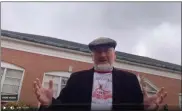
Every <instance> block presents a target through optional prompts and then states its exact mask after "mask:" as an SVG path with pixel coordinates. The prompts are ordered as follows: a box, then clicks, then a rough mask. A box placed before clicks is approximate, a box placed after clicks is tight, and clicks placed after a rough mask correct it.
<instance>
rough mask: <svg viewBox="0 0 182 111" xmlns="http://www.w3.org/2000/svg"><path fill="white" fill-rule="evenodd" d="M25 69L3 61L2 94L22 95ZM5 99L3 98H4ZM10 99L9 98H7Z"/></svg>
mask: <svg viewBox="0 0 182 111" xmlns="http://www.w3.org/2000/svg"><path fill="white" fill-rule="evenodd" d="M23 73H24V70H23V69H21V68H19V67H17V66H15V65H12V64H9V63H5V62H2V63H1V78H0V79H1V95H2V96H3V95H17V99H16V100H18V98H19V96H20V90H21V84H22V79H23ZM2 101H3V100H2ZM7 101H9V100H7Z"/></svg>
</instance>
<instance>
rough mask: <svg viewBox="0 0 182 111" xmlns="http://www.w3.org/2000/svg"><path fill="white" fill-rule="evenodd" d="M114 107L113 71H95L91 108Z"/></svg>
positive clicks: (105, 108) (106, 108)
mask: <svg viewBox="0 0 182 111" xmlns="http://www.w3.org/2000/svg"><path fill="white" fill-rule="evenodd" d="M111 109H112V73H98V72H94V81H93V89H92V103H91V110H111Z"/></svg>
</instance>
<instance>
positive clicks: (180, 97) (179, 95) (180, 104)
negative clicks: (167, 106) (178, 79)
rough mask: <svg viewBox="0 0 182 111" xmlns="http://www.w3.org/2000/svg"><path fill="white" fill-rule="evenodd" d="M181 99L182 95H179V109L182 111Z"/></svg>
mask: <svg viewBox="0 0 182 111" xmlns="http://www.w3.org/2000/svg"><path fill="white" fill-rule="evenodd" d="M181 97H182V94H181V93H179V107H180V109H181V105H182V99H181Z"/></svg>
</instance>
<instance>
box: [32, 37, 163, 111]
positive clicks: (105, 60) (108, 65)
mask: <svg viewBox="0 0 182 111" xmlns="http://www.w3.org/2000/svg"><path fill="white" fill-rule="evenodd" d="M116 45H117V43H116V41H115V40H112V39H110V38H105V37H101V38H98V39H96V40H94V41H92V42H91V43H89V49H90V50H91V54H92V59H93V62H94V67H93V68H92V69H89V70H83V71H79V72H75V73H73V74H72V75H71V77H70V78H69V80H68V82H67V85H66V87H65V88H64V89H62V91H61V92H60V95H59V97H58V98H56V99H55V98H53V81H50V82H49V88H48V89H45V88H43V87H42V86H41V83H40V81H39V79H37V80H36V81H34V91H35V94H36V96H37V99H38V100H39V102H40V103H41V107H40V110H51V111H52V110H71V109H73V110H76V109H78V110H125V111H126V110H144V108H145V110H146V109H148V110H155V109H157V108H158V105H159V104H160V103H161V102H162V101H163V98H165V96H166V93H164V91H163V89H161V90H160V91H159V92H158V93H157V94H156V95H154V96H152V97H148V96H147V93H146V91H145V90H144V89H143V87H142V88H141V87H140V84H139V81H138V79H137V77H136V75H135V74H132V73H129V72H126V71H122V70H118V69H116V68H114V67H113V63H114V61H115V59H116V54H115V47H116ZM141 89H143V93H142V90H141Z"/></svg>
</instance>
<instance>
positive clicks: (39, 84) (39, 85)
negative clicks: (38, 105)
mask: <svg viewBox="0 0 182 111" xmlns="http://www.w3.org/2000/svg"><path fill="white" fill-rule="evenodd" d="M36 81H37V85H38V87H39V88H41V87H42V85H41V83H40V80H39V79H38V78H36Z"/></svg>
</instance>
